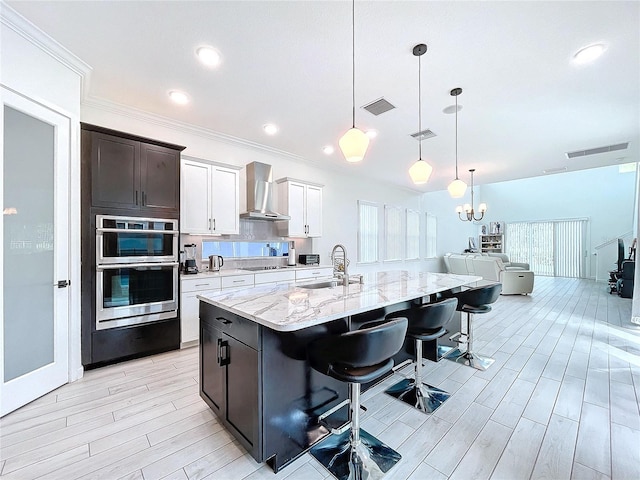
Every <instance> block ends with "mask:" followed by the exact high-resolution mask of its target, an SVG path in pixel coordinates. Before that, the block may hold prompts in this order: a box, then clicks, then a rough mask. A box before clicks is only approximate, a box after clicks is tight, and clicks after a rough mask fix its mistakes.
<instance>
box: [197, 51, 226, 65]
mask: <svg viewBox="0 0 640 480" xmlns="http://www.w3.org/2000/svg"><path fill="white" fill-rule="evenodd" d="M196 55H197V56H198V59H199V60H200V62H201V63H202V64H203V65H205V66H207V67H217V66H218V65H220V61H221V60H222V57H221V56H220V52H218V51H217V50H216V49H215V48H213V47H209V46H203V47H198V48H197V49H196Z"/></svg>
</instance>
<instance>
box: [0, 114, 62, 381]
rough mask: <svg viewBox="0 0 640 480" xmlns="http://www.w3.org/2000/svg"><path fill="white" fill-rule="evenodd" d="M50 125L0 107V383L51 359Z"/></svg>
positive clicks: (52, 291)
mask: <svg viewBox="0 0 640 480" xmlns="http://www.w3.org/2000/svg"><path fill="white" fill-rule="evenodd" d="M54 134H55V132H54V127H53V126H52V125H49V124H47V123H45V122H43V121H41V120H38V119H36V118H34V117H31V116H29V115H26V114H24V113H22V112H19V111H17V110H14V109H13V108H10V107H8V106H5V107H4V172H3V173H4V174H3V187H4V202H3V204H4V211H3V216H2V217H3V222H4V242H3V243H4V245H3V248H4V259H3V260H4V261H3V288H4V309H3V310H4V311H3V314H4V369H5V371H4V380H5V382H7V381H10V380H12V379H14V378H17V377H20V376H22V375H24V374H26V373H28V372H31V371H33V370H36V369H38V368H41V367H43V366H45V365H48V364H50V363H52V362H53V361H54V303H53V302H54V300H53V295H54V290H53V281H54V251H53V247H54V229H53V225H54V216H53V215H54V212H53V205H54V140H55V139H54Z"/></svg>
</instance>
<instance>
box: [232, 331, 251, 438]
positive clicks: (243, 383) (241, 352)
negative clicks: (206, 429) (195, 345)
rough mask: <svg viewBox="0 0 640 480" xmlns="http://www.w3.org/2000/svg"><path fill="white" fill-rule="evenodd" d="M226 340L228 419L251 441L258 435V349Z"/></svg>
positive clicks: (234, 340) (233, 339) (233, 340)
mask: <svg viewBox="0 0 640 480" xmlns="http://www.w3.org/2000/svg"><path fill="white" fill-rule="evenodd" d="M224 341H227V342H228V345H229V347H228V354H227V357H226V358H227V361H228V362H229V363H228V365H227V421H228V422H229V423H230V424H231V425H232V426H233V427H235V429H236V430H237V431H238V432H240V434H241V435H242V436H243V437H244V438H245V439H246V440H247V441H248V442H249V443H250V444H251V445H255V444H256V440H257V436H258V352H257V351H256V350H254V349H253V348H251V347H248V346H247V345H245V344H244V343H242V342H239V341H238V340H236V339H235V338H233V337H230V336H228V335H226V334H225V335H224Z"/></svg>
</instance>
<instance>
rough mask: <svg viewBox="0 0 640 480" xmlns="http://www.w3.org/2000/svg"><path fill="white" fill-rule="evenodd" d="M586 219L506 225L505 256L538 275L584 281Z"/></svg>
mask: <svg viewBox="0 0 640 480" xmlns="http://www.w3.org/2000/svg"><path fill="white" fill-rule="evenodd" d="M586 225H587V220H586V219H578V220H554V221H545V222H520V223H508V224H507V225H506V231H505V235H506V242H505V244H506V253H507V255H509V259H510V260H512V261H514V262H528V263H529V265H530V268H531V270H533V271H534V272H535V273H537V274H539V275H549V276H556V277H572V278H583V277H584V275H585V253H584V249H585V232H586Z"/></svg>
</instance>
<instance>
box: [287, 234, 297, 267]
mask: <svg viewBox="0 0 640 480" xmlns="http://www.w3.org/2000/svg"><path fill="white" fill-rule="evenodd" d="M295 264H296V242H294V241H293V240H291V241H290V242H289V256H288V257H287V265H288V266H290V267H294V266H295Z"/></svg>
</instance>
